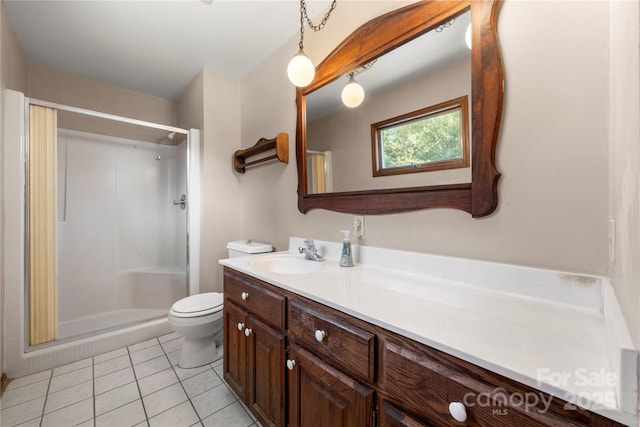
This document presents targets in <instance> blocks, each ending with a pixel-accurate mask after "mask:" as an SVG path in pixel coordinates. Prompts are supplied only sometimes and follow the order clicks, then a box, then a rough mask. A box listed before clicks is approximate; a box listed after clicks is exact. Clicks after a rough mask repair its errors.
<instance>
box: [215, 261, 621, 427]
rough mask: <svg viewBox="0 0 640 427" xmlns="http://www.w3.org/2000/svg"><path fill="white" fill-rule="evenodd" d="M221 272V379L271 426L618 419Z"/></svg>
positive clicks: (491, 426) (603, 422)
mask: <svg viewBox="0 0 640 427" xmlns="http://www.w3.org/2000/svg"><path fill="white" fill-rule="evenodd" d="M224 277H225V288H224V292H225V306H224V339H225V344H224V377H225V380H226V381H227V383H228V384H229V386H230V387H231V388H232V389H233V390H234V391H235V392H236V394H237V395H238V396H239V397H240V398H241V399H242V400H243V401H244V402H245V403H246V404H247V406H248V407H249V408H250V409H251V411H252V412H253V413H254V414H255V415H256V417H257V418H258V420H259V421H260V422H261V423H262V424H263V425H265V426H267V425H269V426H287V425H288V426H291V427H307V426H315V427H325V426H326V427H340V426H344V427H347V426H351V427H363V426H364V427H369V426H371V427H375V426H384V427H418V426H470V427H476V426H481V427H501V426H504V427H513V426H518V427H521V426H523V427H527V426H557V427H560V426H592V427H596V426H597V427H605V426H619V425H621V424H618V423H616V422H614V421H612V420H610V419H608V418H604V417H602V416H600V415H597V414H595V413H592V412H590V411H587V410H585V409H582V408H575V407H571V409H570V410H567V407H566V406H567V402H565V401H563V400H561V399H558V398H552V399H551V398H550V396H549V395H547V394H545V393H542V392H540V391H539V390H536V389H533V388H531V387H528V386H525V385H523V384H521V383H518V382H517V381H513V380H510V379H508V378H506V377H503V376H501V375H498V374H495V373H493V372H490V371H487V370H486V369H483V368H480V367H478V366H476V365H474V364H472V363H469V362H466V361H464V360H461V359H458V358H456V357H454V356H451V355H449V354H446V353H443V352H440V351H438V350H435V349H433V348H431V347H429V346H426V345H424V344H421V343H418V342H416V341H413V340H411V339H408V338H406V337H403V336H401V335H398V334H395V333H393V332H390V331H388V330H387V329H383V328H381V327H378V326H375V325H372V324H369V323H367V322H364V321H362V320H360V319H356V318H354V317H352V316H349V315H347V314H345V313H343V312H340V311H338V310H334V309H332V308H329V307H327V306H325V305H322V304H319V303H316V302H314V301H310V300H308V299H306V298H303V297H300V296H298V295H296V294H293V293H291V292H288V291H286V290H284V289H280V288H277V287H275V286H273V285H270V284H268V283H264V282H262V281H260V280H258V279H255V278H253V277H251V276H248V275H245V274H243V273H240V272H237V271H234V270H232V269H229V268H226V267H225V273H224ZM533 401H535V402H536V404H535V405H533V404H526V402H529V403H531V402H533ZM545 402H550V403H548V404H545ZM452 403H453V404H454V405H453V406H454V408H453V409H454V412H453V413H455V409H458V410H462V412H463V413H464V415H465V418H466V419H465V420H464V421H456V420H455V419H454V417H453V415H452V412H451V408H450V405H451V404H452Z"/></svg>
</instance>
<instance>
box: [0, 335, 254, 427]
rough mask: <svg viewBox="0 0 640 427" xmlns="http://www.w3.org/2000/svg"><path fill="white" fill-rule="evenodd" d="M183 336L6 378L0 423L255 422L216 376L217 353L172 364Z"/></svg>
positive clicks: (120, 426) (229, 426)
mask: <svg viewBox="0 0 640 427" xmlns="http://www.w3.org/2000/svg"><path fill="white" fill-rule="evenodd" d="M183 342H184V339H183V337H182V336H181V335H179V334H177V333H175V332H174V333H171V334H167V335H163V336H162V337H159V338H154V339H151V340H147V341H144V342H142V343H138V344H135V345H132V346H129V347H128V348H126V347H125V348H121V349H117V350H114V351H110V352H108V353H103V354H101V355H99V356H95V357H93V358H87V359H83V360H81V361H78V362H74V363H70V364H67V365H64V366H60V367H56V368H55V369H53V370H48V371H43V372H39V373H36V374H32V375H29V376H25V377H22V378H18V379H16V380H13V381H12V382H11V383H10V384H9V387H8V388H7V391H6V392H5V394H4V396H3V398H2V402H1V404H0V405H1V406H2V412H1V413H0V420H1V422H0V424H1V425H2V427H6V426H21V427H43V426H44V427H47V426H56V427H57V426H71V425H74V426H76V427H101V426H117V427H125V426H128V427H144V426H148V425H150V426H171V427H174V426H176V427H177V426H180V427H182V426H185V427H187V426H189V427H195V426H200V427H204V426H224V427H248V426H251V427H253V426H258V427H259V424H258V423H257V422H256V419H255V417H253V416H252V415H251V414H250V413H249V412H248V409H247V408H246V407H245V406H244V405H242V404H241V402H239V401H238V400H237V398H236V397H235V395H234V394H233V393H232V392H231V391H230V390H229V388H228V387H227V385H226V384H225V383H224V381H223V380H222V379H221V378H222V374H223V361H222V359H220V360H218V361H215V362H212V363H211V364H208V365H205V366H201V367H198V368H192V369H182V368H180V367H178V366H177V365H175V364H177V362H178V360H179V358H180V351H181V349H182V344H183ZM165 353H166V355H165ZM47 392H48V395H47ZM141 395H142V397H141ZM189 399H191V400H189ZM45 404H46V406H45ZM145 410H146V412H145ZM94 412H95V413H94ZM43 414H44V415H43ZM146 417H149V418H148V419H147V418H146ZM203 423H204V426H203Z"/></svg>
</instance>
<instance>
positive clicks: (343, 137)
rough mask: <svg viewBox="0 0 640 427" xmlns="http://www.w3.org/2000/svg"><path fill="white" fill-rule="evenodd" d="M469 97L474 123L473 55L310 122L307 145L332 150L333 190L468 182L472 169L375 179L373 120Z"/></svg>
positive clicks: (378, 120) (469, 108)
mask: <svg viewBox="0 0 640 427" xmlns="http://www.w3.org/2000/svg"><path fill="white" fill-rule="evenodd" d="M374 67H375V66H374ZM365 90H366V89H365ZM465 95H466V96H468V98H469V101H468V105H467V107H468V111H469V114H468V121H469V122H470V120H471V104H470V102H471V59H465V60H462V61H458V62H455V63H452V64H449V65H448V66H446V67H444V68H442V69H440V70H436V71H434V72H431V73H429V74H427V75H425V76H422V77H420V78H416V79H413V80H411V81H410V82H408V83H405V84H402V85H399V86H395V87H393V88H391V89H390V90H387V91H385V92H383V93H377V94H375V95H373V96H367V97H365V101H364V102H363V103H362V105H360V106H359V107H358V108H353V109H350V108H347V107H345V108H343V109H342V110H340V111H338V112H336V113H333V114H330V115H329V116H326V117H323V118H320V119H318V120H316V121H314V122H313V123H309V125H308V126H307V148H308V149H312V150H319V151H326V150H330V151H331V152H332V163H333V190H334V191H355V190H366V189H372V188H393V187H411V186H420V185H438V184H452V183H461V182H470V181H471V168H470V167H465V168H457V169H448V170H442V171H433V172H429V173H410V174H404V175H391V176H379V177H373V173H372V166H371V156H372V155H371V151H372V148H371V124H372V123H376V122H380V121H383V120H387V119H390V118H392V117H398V116H400V115H402V114H406V113H408V112H411V111H417V110H420V109H422V108H426V107H429V106H432V105H435V104H439V103H441V102H445V101H449V100H451V99H454V98H459V97H461V96H465ZM468 138H469V139H470V138H471V136H470V135H469V136H468ZM470 157H471V156H469V158H470ZM469 162H471V160H470V159H469Z"/></svg>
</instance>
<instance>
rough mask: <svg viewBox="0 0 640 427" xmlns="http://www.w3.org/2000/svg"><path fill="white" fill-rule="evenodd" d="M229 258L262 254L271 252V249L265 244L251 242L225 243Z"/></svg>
mask: <svg viewBox="0 0 640 427" xmlns="http://www.w3.org/2000/svg"><path fill="white" fill-rule="evenodd" d="M227 249H228V250H229V258H235V257H239V256H248V255H254V254H263V253H266V252H271V251H273V247H272V246H271V245H269V244H267V243H259V242H252V241H251V240H236V241H233V242H229V243H227Z"/></svg>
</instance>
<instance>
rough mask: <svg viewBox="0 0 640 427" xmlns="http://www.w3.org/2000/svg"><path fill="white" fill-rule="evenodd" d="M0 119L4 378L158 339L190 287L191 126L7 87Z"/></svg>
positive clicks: (193, 227) (193, 234) (194, 181)
mask: <svg viewBox="0 0 640 427" xmlns="http://www.w3.org/2000/svg"><path fill="white" fill-rule="evenodd" d="M20 104H21V105H20ZM19 106H21V107H22V108H21V110H20V108H18V107H19ZM5 114H6V117H5V159H6V164H7V165H9V164H11V166H10V167H7V168H6V169H5V176H4V178H5V183H8V182H12V184H10V185H5V216H6V223H7V227H10V226H11V225H14V226H15V228H16V229H17V230H16V231H17V232H16V233H8V234H7V236H5V240H12V243H13V244H12V246H15V247H17V248H22V249H21V250H19V251H18V252H19V254H16V261H20V265H17V264H15V263H11V264H12V265H10V266H9V265H8V266H7V272H6V273H5V283H7V287H6V295H5V298H6V300H7V311H6V314H5V316H6V319H7V327H6V337H7V341H8V342H11V343H12V344H15V345H8V346H7V347H5V348H7V353H9V354H7V355H6V365H7V372H8V374H10V375H11V376H20V375H25V374H28V373H30V372H36V371H39V370H42V369H47V368H48V367H50V366H54V365H59V364H63V363H68V362H70V361H73V360H77V359H80V358H83V357H88V356H91V355H95V354H99V353H103V352H106V351H109V350H111V349H113V348H117V347H121V346H124V345H127V344H130V343H132V342H136V341H140V340H144V339H147V338H151V337H153V336H157V335H159V334H162V333H167V332H169V331H170V328H169V326H168V323H167V320H166V319H167V313H168V311H169V308H170V307H171V305H172V304H173V303H174V302H175V301H177V300H178V299H180V298H183V297H185V296H187V295H190V294H193V293H197V291H198V274H197V271H198V268H199V266H198V262H197V260H198V257H199V250H198V249H199V213H198V212H199V185H198V181H199V174H198V163H199V160H198V147H197V146H198V143H199V141H198V137H199V133H198V131H197V130H193V129H192V130H190V131H189V130H185V129H180V128H176V127H172V126H167V125H161V124H154V123H149V122H143V121H139V120H135V119H129V118H123V117H118V116H113V115H109V114H104V113H100V112H94V111H88V110H83V109H79V108H74V107H69V106H64V105H58V104H52V103H49V102H44V101H38V100H33V99H28V98H25V97H24V96H22V94H19V93H17V92H13V91H7V94H6V97H5ZM39 114H45V115H47V116H48V117H49V118H50V119H49V120H48V122H49V124H48V125H46V126H43V125H42V123H38V120H39V119H38V117H39ZM12 115H15V116H16V117H13V119H17V120H12V117H11V116H12ZM9 123H22V125H19V126H11V125H9ZM42 135H45V136H46V137H44V138H43V136H42ZM39 150H50V153H49V154H46V155H45V154H43V153H45V151H42V152H41V151H39ZM47 158H48V159H47ZM18 159H20V161H17V162H15V163H17V164H15V163H14V162H13V160H18ZM47 162H48V164H47ZM14 181H17V182H15V185H13V182H14ZM38 182H40V183H41V187H42V186H44V187H45V190H42V188H40V187H39V184H38ZM7 190H8V191H7ZM39 192H40V193H43V195H39V194H38V193H39ZM52 195H53V196H52ZM12 197H15V198H16V199H18V200H23V203H17V204H11V209H9V206H10V205H9V204H8V203H7V200H10V198H12ZM9 234H11V235H9ZM19 237H21V239H20V240H19ZM43 242H48V243H43ZM47 244H49V245H51V248H50V249H49V250H47V249H46V245H47ZM40 246H42V247H43V248H44V249H39V247H40ZM34 248H36V250H34ZM12 256H13V255H12ZM6 261H7V260H6V258H5V263H6ZM12 275H13V276H14V278H15V279H21V280H20V281H19V283H18V281H16V280H11V281H7V280H6V279H7V276H12ZM18 288H20V289H18ZM44 329H46V330H44ZM42 330H44V331H42Z"/></svg>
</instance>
